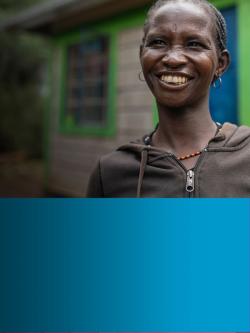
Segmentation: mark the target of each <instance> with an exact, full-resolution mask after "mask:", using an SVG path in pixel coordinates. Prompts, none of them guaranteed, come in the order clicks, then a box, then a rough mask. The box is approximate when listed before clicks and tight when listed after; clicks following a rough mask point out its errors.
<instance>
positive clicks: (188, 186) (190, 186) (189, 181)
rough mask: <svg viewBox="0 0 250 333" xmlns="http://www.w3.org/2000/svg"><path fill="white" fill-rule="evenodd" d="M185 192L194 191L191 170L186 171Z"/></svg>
mask: <svg viewBox="0 0 250 333" xmlns="http://www.w3.org/2000/svg"><path fill="white" fill-rule="evenodd" d="M186 191H187V192H193V191H194V171H193V170H188V172H187V182H186Z"/></svg>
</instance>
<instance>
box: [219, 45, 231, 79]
mask: <svg viewBox="0 0 250 333" xmlns="http://www.w3.org/2000/svg"><path fill="white" fill-rule="evenodd" d="M229 65H230V53H229V51H228V50H226V49H225V50H224V51H222V52H221V53H220V55H219V58H218V66H217V69H216V74H217V77H218V76H222V75H223V74H224V73H225V72H226V70H227V69H228V67H229Z"/></svg>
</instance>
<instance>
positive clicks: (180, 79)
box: [161, 75, 188, 85]
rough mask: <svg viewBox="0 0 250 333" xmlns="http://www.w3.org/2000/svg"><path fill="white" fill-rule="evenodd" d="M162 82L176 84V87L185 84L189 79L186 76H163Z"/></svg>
mask: <svg viewBox="0 0 250 333" xmlns="http://www.w3.org/2000/svg"><path fill="white" fill-rule="evenodd" d="M161 80H162V81H164V82H166V83H174V84H176V85H180V84H185V83H187V82H188V78H187V77H185V76H173V75H162V76H161Z"/></svg>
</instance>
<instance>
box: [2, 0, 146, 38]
mask: <svg viewBox="0 0 250 333" xmlns="http://www.w3.org/2000/svg"><path fill="white" fill-rule="evenodd" d="M150 3H152V0H126V1H124V0H53V1H49V2H46V3H42V4H39V5H36V6H33V7H31V8H28V9H26V10H24V11H23V12H20V13H19V14H17V15H15V16H12V17H10V18H7V19H6V20H4V21H3V22H1V23H0V31H17V30H26V31H33V32H39V33H42V34H47V35H55V34H58V33H60V32H63V31H66V30H69V29H72V28H74V27H76V26H77V25H80V24H84V23H88V22H91V21H95V20H99V19H103V18H108V17H110V16H113V15H116V14H118V13H122V12H124V11H126V10H133V9H136V8H139V7H142V6H144V5H147V4H150Z"/></svg>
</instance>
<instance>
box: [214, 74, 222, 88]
mask: <svg viewBox="0 0 250 333" xmlns="http://www.w3.org/2000/svg"><path fill="white" fill-rule="evenodd" d="M217 80H218V81H219V85H217V84H216V82H217ZM213 87H214V88H215V89H219V88H221V87H222V79H221V76H220V74H215V80H214V83H213Z"/></svg>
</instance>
